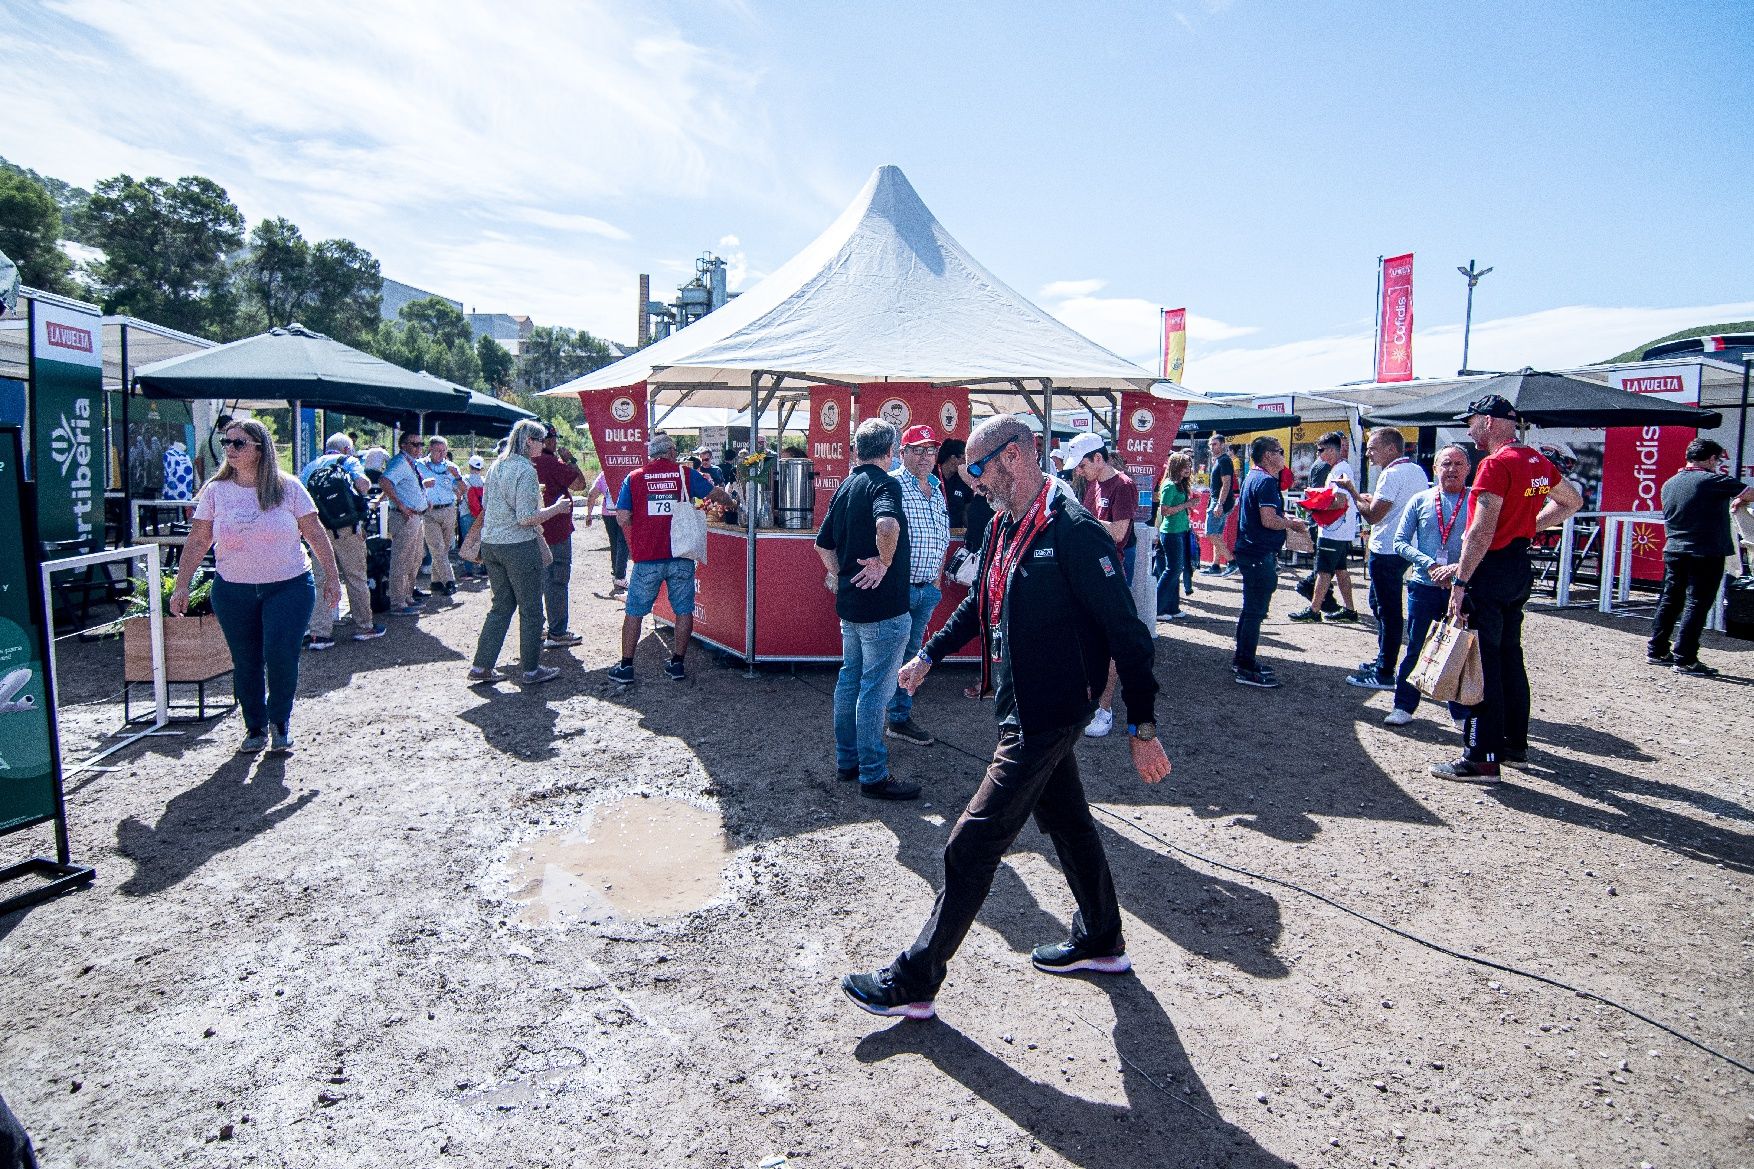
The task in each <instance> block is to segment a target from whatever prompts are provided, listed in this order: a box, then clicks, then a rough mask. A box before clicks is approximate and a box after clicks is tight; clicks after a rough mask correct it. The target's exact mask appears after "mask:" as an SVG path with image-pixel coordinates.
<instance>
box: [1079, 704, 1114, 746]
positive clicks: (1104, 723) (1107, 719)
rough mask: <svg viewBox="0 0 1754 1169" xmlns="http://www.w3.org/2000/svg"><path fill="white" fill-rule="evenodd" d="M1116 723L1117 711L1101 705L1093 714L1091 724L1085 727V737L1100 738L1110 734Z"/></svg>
mask: <svg viewBox="0 0 1754 1169" xmlns="http://www.w3.org/2000/svg"><path fill="white" fill-rule="evenodd" d="M1114 725H1115V712H1114V711H1112V710H1104V709H1103V708H1102V707H1100V706H1099V707H1097V708H1096V713H1095V714H1094V715H1093V716H1091V719H1090V725H1089V726H1087V727H1085V728H1084V734H1085V737H1086V738H1091V739H1100V738H1102V737H1103V736H1104V735H1106V734H1108V733H1109V731H1111V730H1113V729H1114Z"/></svg>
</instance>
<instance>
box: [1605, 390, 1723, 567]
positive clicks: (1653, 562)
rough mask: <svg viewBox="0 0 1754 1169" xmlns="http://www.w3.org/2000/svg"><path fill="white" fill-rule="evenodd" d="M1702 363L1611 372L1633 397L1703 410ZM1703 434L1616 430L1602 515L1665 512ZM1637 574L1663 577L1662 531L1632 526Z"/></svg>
mask: <svg viewBox="0 0 1754 1169" xmlns="http://www.w3.org/2000/svg"><path fill="white" fill-rule="evenodd" d="M1699 370H1700V366H1699V365H1698V364H1697V363H1694V364H1691V365H1676V366H1671V367H1669V368H1666V369H1656V370H1648V369H1646V370H1638V371H1636V372H1634V371H1631V370H1627V371H1623V372H1617V373H1612V374H1610V375H1609V378H1610V380H1611V382H1612V383H1613V385H1614V386H1615V387H1616V388H1618V389H1622V390H1625V391H1626V392H1627V393H1630V394H1650V395H1653V396H1655V397H1659V398H1664V399H1666V400H1668V401H1670V402H1681V403H1684V404H1686V405H1689V406H1697V405H1699ZM1698 435H1699V432H1698V431H1697V430H1695V429H1693V428H1692V427H1687V426H1613V427H1609V428H1608V432H1607V437H1606V438H1605V439H1604V440H1603V443H1602V510H1603V511H1661V510H1663V496H1662V492H1663V484H1664V482H1666V481H1667V480H1668V479H1669V477H1670V476H1672V475H1674V473H1675V472H1676V471H1679V470H1680V469H1681V467H1682V466H1683V465H1684V464H1685V463H1686V461H1687V444H1688V443H1690V442H1692V441H1693V440H1694V439H1695V438H1697V437H1698ZM1632 575H1633V577H1634V578H1636V579H1638V580H1661V579H1662V578H1663V526H1662V525H1661V524H1643V523H1636V524H1633V525H1632Z"/></svg>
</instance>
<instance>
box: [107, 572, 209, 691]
mask: <svg viewBox="0 0 1754 1169" xmlns="http://www.w3.org/2000/svg"><path fill="white" fill-rule="evenodd" d="M160 584H161V585H162V589H161V591H160V594H159V611H160V612H161V613H162V614H163V615H164V669H165V679H166V681H170V682H206V681H208V680H210V679H213V678H217V677H219V676H220V675H221V674H225V673H229V672H230V670H231V668H232V665H231V648H230V647H229V646H227V645H226V644H225V634H224V632H222V631H221V630H220V628H219V618H217V617H215V616H214V615H213V602H212V592H213V575H212V574H211V573H209V572H205V571H203V572H199V573H197V574H196V576H195V580H194V582H193V583H192V584H191V585H190V586H189V611H188V615H187V616H185V617H173V616H172V615H171V611H170V601H171V590H173V589H174V588H176V585H177V574H176V573H175V572H166V573H165V574H164V578H163V580H162V581H160ZM131 587H132V590H133V595H132V596H131V597H130V598H129V602H128V612H127V613H125V614H123V616H122V621H121V626H122V671H123V673H122V676H123V678H124V679H126V680H127V681H129V682H150V681H152V619H151V617H150V615H149V605H150V604H151V600H150V598H149V597H148V595H147V581H146V578H145V577H144V576H137V577H135V578H134V579H133V582H132V586H131Z"/></svg>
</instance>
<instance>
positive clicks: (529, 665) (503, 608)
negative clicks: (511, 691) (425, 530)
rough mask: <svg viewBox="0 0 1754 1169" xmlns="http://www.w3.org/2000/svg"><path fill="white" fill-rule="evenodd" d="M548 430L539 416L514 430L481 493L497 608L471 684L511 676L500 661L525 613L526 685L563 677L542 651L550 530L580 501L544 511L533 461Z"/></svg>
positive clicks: (486, 560)
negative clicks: (549, 524) (545, 532)
mask: <svg viewBox="0 0 1754 1169" xmlns="http://www.w3.org/2000/svg"><path fill="white" fill-rule="evenodd" d="M547 433H548V428H547V427H545V426H544V425H543V424H542V423H540V422H538V421H536V420H535V419H533V418H526V419H525V420H524V421H522V422H520V423H518V424H517V425H516V426H514V427H512V433H511V435H510V436H509V437H508V438H507V439H506V445H505V450H504V451H502V452H501V453H500V456H499V457H498V458H497V459H495V460H494V461H493V467H492V469H490V470H489V471H488V472H487V485H486V486H485V487H483V488H482V489H481V519H480V521H479V522H480V523H481V563H482V564H483V565H485V566H486V568H487V584H488V587H489V588H490V589H491V590H492V591H493V604H492V606H491V607H489V609H488V610H487V618H486V620H484V621H483V622H482V623H481V636H480V638H479V639H477V641H476V642H475V663H474V665H473V666H472V667H471V668H470V670H469V684H470V685H471V686H482V685H488V684H491V683H493V682H498V681H500V680H501V679H502V678H504V677H505V675H504V674H501V673H500V672H499V670H498V669H497V668H495V664H494V663H495V662H496V661H498V659H499V651H500V647H502V646H503V645H504V644H505V635H506V630H508V629H509V628H511V624H512V613H513V612H514V611H516V613H517V614H518V660H519V665H520V666H521V667H522V668H523V674H522V678H523V681H524V682H526V683H529V684H532V685H534V684H536V683H538V682H547V681H549V680H550V679H552V678H554V677H556V676H557V675H559V673H560V671H559V670H557V669H555V668H554V667H553V666H544V665H543V664H542V663H541V661H540V656H541V653H542V580H543V576H544V574H545V571H546V567H547V566H546V564H545V563H544V561H543V553H544V552H545V551H547V547H548V545H547V542H546V541H544V540H543V539H542V524H543V523H544V522H545V521H547V520H550V519H552V518H554V517H555V516H557V515H561V514H563V513H564V512H566V511H568V510H570V509H571V508H572V496H570V495H565V494H563V495H561V497H560V498H559V499H556V500H555V501H554V503H553V504H552V505H551V506H549V507H543V506H542V485H541V483H540V482H538V481H537V478H536V465H535V464H534V463H533V462H531V460H532V459H534V458H535V457H536V456H537V455H538V454H540V453H541V451H542V443H543V440H544V439H545V438H546V437H547Z"/></svg>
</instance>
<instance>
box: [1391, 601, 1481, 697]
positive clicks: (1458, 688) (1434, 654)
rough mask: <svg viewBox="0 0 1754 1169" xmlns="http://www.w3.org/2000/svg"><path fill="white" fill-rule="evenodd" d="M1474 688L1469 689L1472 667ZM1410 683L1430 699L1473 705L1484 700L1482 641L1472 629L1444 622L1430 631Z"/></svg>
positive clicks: (1451, 622) (1410, 676) (1409, 676)
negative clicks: (1482, 694) (1481, 699)
mask: <svg viewBox="0 0 1754 1169" xmlns="http://www.w3.org/2000/svg"><path fill="white" fill-rule="evenodd" d="M1470 663H1472V667H1473V670H1472V672H1473V679H1472V681H1473V685H1472V687H1471V689H1470V687H1469V686H1468V684H1467V683H1468V681H1469V678H1468V675H1469V664H1470ZM1407 681H1409V682H1411V683H1412V684H1413V687H1414V689H1416V690H1418V691H1419V693H1421V694H1423V695H1425V696H1426V697H1427V698H1430V699H1434V700H1435V701H1438V702H1460V703H1464V704H1467V705H1472V704H1474V703H1477V702H1479V701H1480V698H1481V690H1482V686H1481V674H1480V639H1479V636H1478V635H1477V634H1475V632H1474V631H1473V630H1472V629H1469V628H1467V627H1466V626H1464V625H1460V624H1457V623H1456V622H1453V621H1448V620H1446V621H1443V622H1441V623H1439V624H1438V625H1437V627H1436V628H1435V629H1433V630H1432V631H1431V636H1430V637H1429V638H1428V639H1426V642H1425V648H1424V649H1422V650H1421V651H1420V652H1419V662H1418V664H1417V665H1415V666H1414V667H1413V672H1412V674H1410V675H1408V678H1407Z"/></svg>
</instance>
